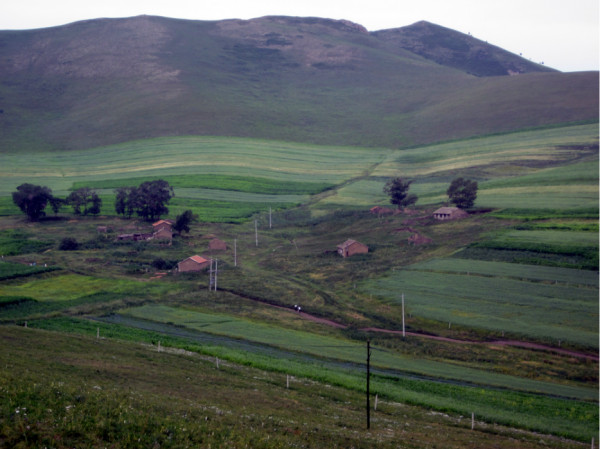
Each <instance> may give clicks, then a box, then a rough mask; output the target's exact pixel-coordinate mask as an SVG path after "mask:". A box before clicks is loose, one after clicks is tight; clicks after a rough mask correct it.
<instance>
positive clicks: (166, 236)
mask: <svg viewBox="0 0 600 449" xmlns="http://www.w3.org/2000/svg"><path fill="white" fill-rule="evenodd" d="M152 237H153V238H155V239H156V240H172V239H173V231H172V230H171V228H169V227H166V226H165V227H162V228H160V229H158V230H156V229H155V230H154V233H153V234H152Z"/></svg>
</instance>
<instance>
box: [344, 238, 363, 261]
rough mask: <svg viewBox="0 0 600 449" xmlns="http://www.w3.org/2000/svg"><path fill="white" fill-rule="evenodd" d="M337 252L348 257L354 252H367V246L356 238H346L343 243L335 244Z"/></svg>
mask: <svg viewBox="0 0 600 449" xmlns="http://www.w3.org/2000/svg"><path fill="white" fill-rule="evenodd" d="M337 252H338V254H339V255H340V256H342V257H350V256H353V255H354V254H366V253H368V252H369V247H368V246H367V245H364V244H362V243H360V242H357V241H356V240H352V239H348V240H346V241H345V242H344V243H342V244H340V245H338V246H337Z"/></svg>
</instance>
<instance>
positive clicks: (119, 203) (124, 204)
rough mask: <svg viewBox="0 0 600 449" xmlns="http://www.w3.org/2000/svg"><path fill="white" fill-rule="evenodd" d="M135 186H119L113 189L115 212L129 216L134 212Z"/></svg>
mask: <svg viewBox="0 0 600 449" xmlns="http://www.w3.org/2000/svg"><path fill="white" fill-rule="evenodd" d="M136 191H137V187H119V188H118V189H116V190H115V193H116V198H115V212H116V213H117V214H118V215H123V216H126V217H127V218H131V216H132V215H133V213H134V212H135V196H136Z"/></svg>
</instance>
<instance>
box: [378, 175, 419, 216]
mask: <svg viewBox="0 0 600 449" xmlns="http://www.w3.org/2000/svg"><path fill="white" fill-rule="evenodd" d="M411 184H412V181H404V180H403V179H402V178H394V179H390V180H389V181H388V182H387V183H386V184H385V187H384V188H383V191H384V193H386V194H387V195H389V196H390V203H392V204H395V205H396V206H398V209H402V208H405V207H408V206H410V205H411V204H415V203H416V202H417V200H418V199H419V197H418V196H417V195H415V194H413V193H410V194H409V193H408V189H410V185H411Z"/></svg>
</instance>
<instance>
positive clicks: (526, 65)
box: [0, 16, 598, 151]
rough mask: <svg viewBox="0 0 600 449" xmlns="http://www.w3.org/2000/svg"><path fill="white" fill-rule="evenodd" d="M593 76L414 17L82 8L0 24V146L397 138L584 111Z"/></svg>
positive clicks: (555, 119)
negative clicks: (190, 16) (373, 19)
mask: <svg viewBox="0 0 600 449" xmlns="http://www.w3.org/2000/svg"><path fill="white" fill-rule="evenodd" d="M432 30H433V31H432ZM419 33H421V34H422V36H424V37H422V38H419V37H418V34H419ZM432 33H433V34H432ZM407 36H408V37H407ZM432 36H433V37H432ZM419 42H422V44H421V46H420V47H419V46H418V45H417V44H418V43H419ZM464 42H467V44H465V43H464ZM427 43H429V44H428V45H429V46H428V45H426V44H427ZM434 44H435V45H434ZM465 45H467V47H468V49H469V51H465V52H463V53H460V52H458V53H457V50H456V48H459V47H461V46H463V47H464V46H465ZM453 47H455V49H454V50H452V48H453ZM467 47H465V48H467ZM427 49H429V50H428V52H425V51H424V50H427ZM482 49H483V50H482ZM482 51H483V53H482ZM419 52H420V53H421V54H419ZM481 54H483V56H485V58H484V57H483V56H481ZM461 55H462V56H461ZM478 55H479V56H478ZM498 55H499V56H498ZM507 55H508V56H507ZM461 58H462V59H461ZM474 61H475V62H474ZM477 61H479V62H477ZM519 64H520V65H519ZM473 67H479V68H480V69H481V71H482V73H484V72H485V73H487V72H490V70H491V71H492V72H493V71H494V70H498V67H504V68H505V70H506V73H510V72H511V71H512V72H517V71H520V72H523V73H522V74H520V75H519V76H513V77H509V76H497V75H495V76H483V75H481V76H475V74H473V73H472V70H470V68H473ZM513 69H514V70H513ZM486 70H487V72H486ZM597 80H598V73H597V72H589V73H580V74H564V73H561V72H557V71H553V70H552V69H549V68H547V67H544V66H540V65H537V64H532V63H530V62H529V61H526V60H524V59H523V58H520V57H518V56H516V55H512V54H510V53H509V52H505V51H504V50H501V49H497V47H493V46H490V45H488V44H485V43H482V41H478V40H475V39H474V38H472V37H470V36H465V35H463V34H461V33H458V32H455V31H453V30H449V29H446V28H444V27H440V26H438V25H433V24H428V23H427V22H418V23H417V24H415V25H411V26H409V27H403V28H397V29H391V30H382V31H379V32H368V31H367V30H366V29H365V28H364V27H362V26H361V25H359V24H354V23H352V22H348V21H343V20H333V19H323V18H310V17H309V18H302V17H286V16H265V17H262V18H258V19H252V20H239V19H230V20H223V21H190V20H182V19H169V18H163V17H156V16H137V17H131V18H126V19H93V20H88V21H83V22H74V23H72V24H68V25H64V26H60V27H52V28H43V29H40V30H25V31H0V110H2V113H1V114H0V131H1V133H0V151H21V150H25V149H27V150H51V149H53V148H57V149H64V148H67V149H69V148H73V149H75V148H90V147H95V146H101V145H106V144H112V143H118V142H122V141H127V140H135V139H143V138H149V137H158V136H174V135H185V134H198V135H223V136H237V137H257V138H267V139H277V140H291V141H299V142H301V141H304V142H311V143H320V144H333V145H354V146H386V147H395V148H402V147H406V146H414V145H419V144H426V143H432V142H436V141H441V140H448V139H456V138H463V137H471V136H472V135H473V133H475V135H478V134H479V135H481V134H490V133H495V132H507V131H513V130H516V129H520V128H531V127H536V126H548V125H556V124H559V123H566V122H577V121H586V120H597V117H598V113H597V111H598V106H597V97H598V95H597V92H598V83H597ZM532 88H533V91H532ZM532 92H533V93H535V94H536V95H533V94H532ZM521 97H523V98H527V104H525V103H524V102H522V101H521V100H520V98H521ZM506 98H510V99H512V101H513V103H511V104H507V102H506ZM497 104H502V107H501V108H498V107H497V106H495V105H497Z"/></svg>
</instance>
